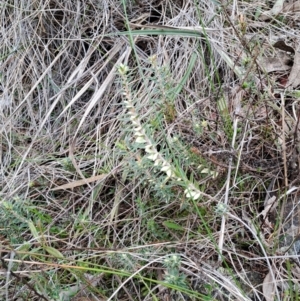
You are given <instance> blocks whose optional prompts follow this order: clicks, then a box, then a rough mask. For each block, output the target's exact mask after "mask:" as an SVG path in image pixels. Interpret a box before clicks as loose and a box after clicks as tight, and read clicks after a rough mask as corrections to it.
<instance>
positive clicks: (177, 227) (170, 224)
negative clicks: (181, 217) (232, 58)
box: [163, 221, 184, 231]
mask: <svg viewBox="0 0 300 301" xmlns="http://www.w3.org/2000/svg"><path fill="white" fill-rule="evenodd" d="M163 225H164V226H165V227H167V228H169V229H172V230H177V231H184V228H183V227H182V226H180V225H178V224H176V223H174V222H173V221H165V222H163Z"/></svg>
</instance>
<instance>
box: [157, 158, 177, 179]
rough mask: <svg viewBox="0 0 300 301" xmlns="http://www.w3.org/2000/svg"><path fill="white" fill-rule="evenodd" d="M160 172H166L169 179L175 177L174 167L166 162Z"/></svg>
mask: <svg viewBox="0 0 300 301" xmlns="http://www.w3.org/2000/svg"><path fill="white" fill-rule="evenodd" d="M160 170H161V171H163V172H165V173H166V174H167V176H168V177H169V178H170V177H171V176H173V175H174V173H173V171H172V166H171V165H170V164H168V163H166V162H165V163H164V165H163V167H162V168H161V169H160Z"/></svg>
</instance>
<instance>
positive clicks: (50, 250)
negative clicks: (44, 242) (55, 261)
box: [44, 246, 64, 258]
mask: <svg viewBox="0 0 300 301" xmlns="http://www.w3.org/2000/svg"><path fill="white" fill-rule="evenodd" d="M44 249H45V251H46V252H48V253H49V254H50V255H52V256H54V257H56V258H64V255H63V254H61V253H60V252H59V251H58V250H56V249H54V248H52V247H48V246H45V247H44Z"/></svg>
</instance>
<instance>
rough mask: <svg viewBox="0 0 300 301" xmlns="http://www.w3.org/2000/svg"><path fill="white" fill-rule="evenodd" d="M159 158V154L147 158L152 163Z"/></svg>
mask: <svg viewBox="0 0 300 301" xmlns="http://www.w3.org/2000/svg"><path fill="white" fill-rule="evenodd" d="M146 147H147V146H146ZM158 157H159V155H158V153H153V154H150V155H149V156H147V158H148V159H149V160H152V161H156V160H157V159H158Z"/></svg>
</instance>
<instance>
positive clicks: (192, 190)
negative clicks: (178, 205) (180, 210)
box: [184, 184, 201, 201]
mask: <svg viewBox="0 0 300 301" xmlns="http://www.w3.org/2000/svg"><path fill="white" fill-rule="evenodd" d="M184 193H185V195H186V197H187V198H191V199H193V200H194V201H196V200H198V199H199V198H200V196H201V192H200V191H199V190H198V189H197V188H196V187H195V186H194V185H193V184H189V185H188V188H187V189H186V190H185V191H184Z"/></svg>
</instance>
